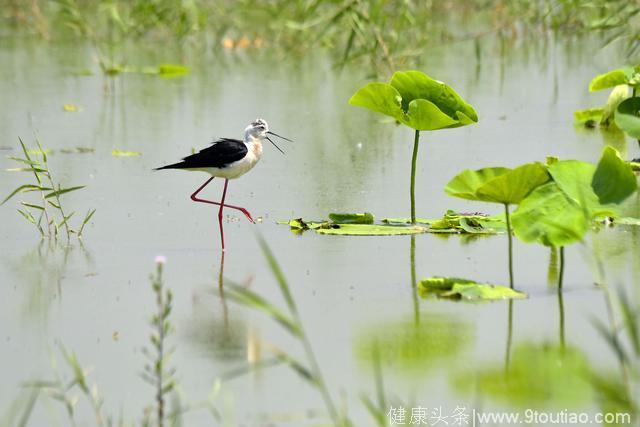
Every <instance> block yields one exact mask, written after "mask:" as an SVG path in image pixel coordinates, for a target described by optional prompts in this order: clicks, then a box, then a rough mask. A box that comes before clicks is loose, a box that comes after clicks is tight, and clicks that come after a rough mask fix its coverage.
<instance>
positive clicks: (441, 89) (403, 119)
mask: <svg viewBox="0 0 640 427" xmlns="http://www.w3.org/2000/svg"><path fill="white" fill-rule="evenodd" d="M349 103H350V104H351V105H357V106H360V107H365V108H368V109H370V110H372V111H375V112H378V113H382V114H385V115H387V116H390V117H393V118H394V119H395V120H396V121H397V122H399V123H402V124H404V125H405V126H408V127H410V128H411V129H414V131H415V136H414V141H413V155H412V159H411V184H410V188H409V195H410V199H411V222H412V223H413V224H415V223H416V206H415V181H416V162H417V158H418V144H419V141H420V131H433V130H438V129H448V128H456V127H460V126H466V125H470V124H474V123H477V121H478V115H477V114H476V112H475V110H474V109H473V107H472V106H471V105H469V104H467V103H466V102H465V101H464V100H463V99H462V98H461V97H460V95H458V94H457V93H456V92H455V91H454V90H453V89H452V88H450V87H449V86H448V85H446V84H445V83H443V82H441V81H438V80H434V79H432V78H431V77H429V76H427V75H426V74H424V73H422V72H420V71H397V72H396V73H394V74H393V76H392V77H391V81H390V82H389V83H369V84H367V85H365V86H364V87H362V88H361V89H360V90H358V91H357V92H356V93H355V94H354V95H353V96H352V97H351V99H350V100H349Z"/></svg>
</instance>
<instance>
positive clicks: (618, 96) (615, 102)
mask: <svg viewBox="0 0 640 427" xmlns="http://www.w3.org/2000/svg"><path fill="white" fill-rule="evenodd" d="M627 98H629V86H627V85H619V86H616V87H615V88H613V90H612V91H611V93H610V94H609V98H607V103H606V104H605V105H604V107H603V109H602V118H601V119H600V124H601V125H603V126H604V127H609V126H610V125H611V124H612V123H613V121H614V120H615V113H616V110H617V109H618V106H620V104H621V103H622V101H624V100H625V99H627Z"/></svg>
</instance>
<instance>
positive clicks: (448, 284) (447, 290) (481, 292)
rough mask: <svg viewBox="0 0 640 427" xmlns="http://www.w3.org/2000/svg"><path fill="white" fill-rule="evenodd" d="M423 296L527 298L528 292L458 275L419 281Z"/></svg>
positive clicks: (477, 299)
mask: <svg viewBox="0 0 640 427" xmlns="http://www.w3.org/2000/svg"><path fill="white" fill-rule="evenodd" d="M418 289H419V291H420V294H421V295H422V296H429V295H435V296H437V297H441V298H454V299H463V300H469V301H489V300H501V299H520V298H526V297H527V294H525V293H524V292H520V291H516V290H513V289H511V288H508V287H506V286H500V285H492V284H489V283H478V282H475V281H473V280H468V279H460V278H457V277H438V276H436V277H429V278H427V279H424V280H421V281H420V282H419V283H418Z"/></svg>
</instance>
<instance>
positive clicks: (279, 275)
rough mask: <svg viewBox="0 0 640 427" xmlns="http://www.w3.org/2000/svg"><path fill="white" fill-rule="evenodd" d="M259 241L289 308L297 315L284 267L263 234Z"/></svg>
mask: <svg viewBox="0 0 640 427" xmlns="http://www.w3.org/2000/svg"><path fill="white" fill-rule="evenodd" d="M258 241H259V243H260V248H262V253H263V254H264V256H265V258H267V262H268V263H269V268H270V269H271V272H272V273H273V275H274V276H275V277H276V280H277V282H278V286H280V291H281V292H282V295H283V296H284V299H285V301H286V302H287V306H288V307H289V310H291V312H292V313H294V314H295V315H297V308H296V303H295V301H294V300H293V296H292V295H291V291H290V289H289V285H288V284H287V279H285V277H284V273H283V272H282V269H281V268H280V265H279V264H278V261H276V258H275V256H274V255H273V252H271V248H269V245H267V242H266V241H265V240H264V239H263V238H262V236H260V237H259V238H258Z"/></svg>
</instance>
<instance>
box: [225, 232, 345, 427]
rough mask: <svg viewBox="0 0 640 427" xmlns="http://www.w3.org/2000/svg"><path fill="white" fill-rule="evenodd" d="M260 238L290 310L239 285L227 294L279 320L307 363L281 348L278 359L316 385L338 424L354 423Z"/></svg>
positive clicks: (271, 256)
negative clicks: (341, 408) (333, 389)
mask: <svg viewBox="0 0 640 427" xmlns="http://www.w3.org/2000/svg"><path fill="white" fill-rule="evenodd" d="M259 241H260V247H261V248H262V252H263V254H264V256H265V258H266V259H267V262H268V264H269V268H270V269H271V272H272V273H273V275H274V276H275V278H276V282H277V283H278V287H279V290H280V293H281V294H282V297H283V298H284V300H285V303H286V306H287V311H288V312H284V311H282V310H281V309H280V308H278V307H277V306H276V305H274V304H272V303H271V302H269V301H267V300H266V299H264V298H263V297H262V296H260V295H258V294H256V293H255V292H253V291H251V290H249V289H247V288H244V287H242V286H239V285H233V284H231V285H228V286H229V288H228V289H227V296H228V297H229V298H231V299H232V300H234V301H235V302H237V303H239V304H242V305H244V306H247V307H250V308H252V309H254V310H258V311H261V312H263V313H265V314H267V315H268V316H269V317H271V318H272V319H273V320H274V321H276V322H278V323H279V324H280V325H281V326H282V327H283V328H284V329H285V330H287V331H288V332H289V333H290V334H291V335H292V336H293V337H294V338H295V339H296V340H297V341H298V342H299V343H300V345H301V347H302V349H303V351H304V354H305V358H306V363H305V362H302V361H299V360H298V359H296V358H295V357H294V356H292V355H291V354H289V353H287V352H284V351H277V352H276V354H275V356H276V358H277V359H278V360H279V361H280V362H281V363H284V364H285V365H287V366H289V367H290V368H291V369H292V370H293V371H295V372H296V373H297V374H299V375H300V377H302V378H303V379H304V380H305V381H306V382H307V383H308V384H309V385H310V386H311V387H313V388H315V389H316V390H317V391H318V392H319V393H320V395H321V397H322V399H323V402H324V405H325V408H326V410H327V413H328V415H329V418H330V419H331V422H332V423H333V425H334V426H336V427H346V426H351V425H352V424H351V421H349V419H348V418H347V416H346V415H345V414H343V413H341V412H340V411H338V407H337V405H336V403H335V402H334V400H333V397H332V394H331V392H330V390H329V387H328V385H327V383H326V381H325V379H324V376H323V374H322V371H321V369H320V365H319V364H318V361H317V359H316V355H315V352H314V351H313V347H312V346H311V342H310V340H309V337H308V335H307V333H306V330H305V328H304V325H303V323H302V319H301V317H300V314H299V311H298V307H297V304H296V302H295V300H294V298H293V295H292V293H291V289H290V287H289V284H288V282H287V280H286V278H285V277H284V273H283V272H282V269H281V268H280V265H279V264H278V262H277V261H276V259H275V256H274V255H273V253H272V252H271V249H270V248H269V246H268V245H267V243H266V242H265V241H264V239H262V238H260V239H259Z"/></svg>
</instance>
